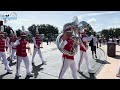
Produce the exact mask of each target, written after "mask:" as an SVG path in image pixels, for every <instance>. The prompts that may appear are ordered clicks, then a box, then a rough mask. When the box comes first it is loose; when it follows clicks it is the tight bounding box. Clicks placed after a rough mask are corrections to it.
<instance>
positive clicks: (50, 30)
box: [28, 24, 58, 38]
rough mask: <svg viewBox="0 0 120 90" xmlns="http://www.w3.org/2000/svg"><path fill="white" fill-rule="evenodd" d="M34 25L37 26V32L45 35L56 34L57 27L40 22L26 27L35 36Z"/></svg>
mask: <svg viewBox="0 0 120 90" xmlns="http://www.w3.org/2000/svg"><path fill="white" fill-rule="evenodd" d="M36 27H38V31H39V34H44V35H45V36H46V37H48V38H50V37H52V36H53V37H54V36H55V34H58V28H57V27H55V26H53V25H50V24H41V25H35V24H33V25H31V26H30V27H28V30H29V31H30V33H31V34H32V35H33V36H35V33H36Z"/></svg>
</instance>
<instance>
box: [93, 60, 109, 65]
mask: <svg viewBox="0 0 120 90" xmlns="http://www.w3.org/2000/svg"><path fill="white" fill-rule="evenodd" d="M95 60H96V62H98V63H101V64H110V63H109V62H108V61H106V60H100V59H95Z"/></svg>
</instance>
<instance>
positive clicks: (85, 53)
mask: <svg viewBox="0 0 120 90" xmlns="http://www.w3.org/2000/svg"><path fill="white" fill-rule="evenodd" d="M84 58H85V61H86V64H87V68H88V69H92V67H91V65H90V61H89V59H88V55H87V52H84V51H81V50H80V61H79V63H78V69H80V65H81V63H82V61H83V59H84Z"/></svg>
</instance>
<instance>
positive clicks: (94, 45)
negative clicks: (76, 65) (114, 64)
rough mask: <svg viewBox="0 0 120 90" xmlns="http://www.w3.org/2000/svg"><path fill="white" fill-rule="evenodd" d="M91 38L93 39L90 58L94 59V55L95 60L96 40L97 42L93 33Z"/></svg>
mask: <svg viewBox="0 0 120 90" xmlns="http://www.w3.org/2000/svg"><path fill="white" fill-rule="evenodd" d="M92 37H93V41H92V45H91V51H92V56H93V58H94V55H95V58H97V55H96V47H97V48H98V40H97V37H96V34H95V32H94V33H93V35H92Z"/></svg>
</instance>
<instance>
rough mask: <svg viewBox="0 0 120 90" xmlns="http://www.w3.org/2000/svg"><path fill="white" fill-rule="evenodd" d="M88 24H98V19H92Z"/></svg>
mask: <svg viewBox="0 0 120 90" xmlns="http://www.w3.org/2000/svg"><path fill="white" fill-rule="evenodd" d="M87 22H88V23H90V24H95V23H96V19H94V18H92V19H89V20H88V21H87Z"/></svg>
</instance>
